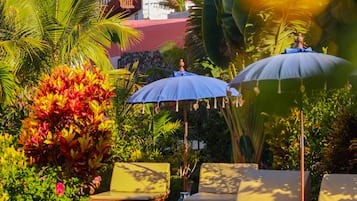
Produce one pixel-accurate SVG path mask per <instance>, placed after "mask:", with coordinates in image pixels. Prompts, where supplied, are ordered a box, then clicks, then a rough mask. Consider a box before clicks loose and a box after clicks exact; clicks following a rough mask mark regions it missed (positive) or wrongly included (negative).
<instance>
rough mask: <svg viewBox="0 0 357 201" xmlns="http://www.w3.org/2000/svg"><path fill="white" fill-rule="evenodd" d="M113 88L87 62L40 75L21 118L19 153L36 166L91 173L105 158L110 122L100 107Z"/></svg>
mask: <svg viewBox="0 0 357 201" xmlns="http://www.w3.org/2000/svg"><path fill="white" fill-rule="evenodd" d="M113 89H114V88H113V87H112V86H110V84H109V82H108V80H107V77H105V76H103V75H102V74H101V72H100V70H99V69H97V68H96V67H94V66H91V65H89V64H84V65H82V66H80V67H79V68H75V69H74V68H71V67H68V66H59V67H57V68H56V69H54V71H53V72H52V73H51V75H45V76H44V77H43V79H42V82H41V83H40V84H39V87H38V88H37V90H36V92H35V96H34V98H33V104H32V106H31V113H30V115H29V117H28V118H26V119H25V120H24V121H23V127H22V129H21V134H20V140H19V144H21V145H23V149H24V151H25V154H26V155H27V156H28V157H30V158H31V160H32V162H34V163H36V164H38V165H39V166H48V165H53V166H62V169H63V171H64V173H65V174H66V175H67V176H76V177H80V178H83V179H85V180H90V179H92V178H93V177H94V176H96V174H97V173H98V170H99V169H100V168H101V167H103V164H105V163H107V162H108V158H109V148H110V139H111V129H112V128H113V127H112V125H113V122H112V121H111V120H109V119H108V117H107V116H106V111H107V109H108V108H109V107H110V98H111V97H113V96H114V93H113V92H112V91H113Z"/></svg>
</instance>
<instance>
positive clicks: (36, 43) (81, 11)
mask: <svg viewBox="0 0 357 201" xmlns="http://www.w3.org/2000/svg"><path fill="white" fill-rule="evenodd" d="M0 6H1V16H0V20H1V25H0V26H1V27H2V29H1V30H3V33H2V37H1V38H0V40H1V44H0V54H1V55H0V56H1V57H2V60H3V59H6V61H10V62H9V63H8V64H9V66H10V71H11V72H12V73H14V74H16V75H17V77H18V78H19V80H20V81H21V82H28V81H29V80H36V79H37V78H38V76H39V75H40V74H41V72H43V71H45V72H48V70H49V69H51V68H52V67H53V66H57V65H59V64H69V65H77V64H80V63H82V62H85V61H88V60H90V61H92V62H94V63H95V64H96V65H97V66H98V67H100V68H102V69H110V68H111V64H110V61H109V58H108V56H107V55H108V54H107V53H108V52H107V51H108V48H109V47H110V46H111V45H112V42H113V43H114V44H116V45H120V48H123V49H125V48H127V47H128V46H129V45H131V44H133V43H135V42H137V41H138V39H139V38H140V33H139V32H138V31H136V30H135V29H132V28H129V27H127V26H126V25H125V24H124V21H125V20H126V18H124V14H121V13H119V14H116V15H111V13H110V12H108V13H105V12H104V11H105V6H104V5H102V4H100V3H99V2H98V0H87V1H75V0H70V1H63V2H62V1H51V0H40V1H32V0H31V1H27V2H22V1H14V0H6V1H2V2H1V5H0ZM109 16H110V17H109ZM5 30H6V31H5ZM5 64H6V63H5Z"/></svg>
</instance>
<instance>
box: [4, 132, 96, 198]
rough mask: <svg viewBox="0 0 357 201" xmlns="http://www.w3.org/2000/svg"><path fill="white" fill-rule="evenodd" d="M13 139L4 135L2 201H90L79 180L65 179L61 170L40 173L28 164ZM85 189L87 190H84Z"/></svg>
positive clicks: (47, 169) (44, 170)
mask: <svg viewBox="0 0 357 201" xmlns="http://www.w3.org/2000/svg"><path fill="white" fill-rule="evenodd" d="M15 140H16V139H14V137H13V136H11V135H9V134H1V135H0V200H4V201H6V200H23V201H25V200H43V201H45V200H77V201H79V200H87V199H88V195H89V190H87V191H88V192H87V193H84V192H81V191H83V190H84V189H85V188H84V186H83V183H82V182H80V181H79V180H78V178H75V177H73V178H69V179H66V178H63V177H62V176H61V174H58V173H61V171H60V169H58V168H49V167H46V168H44V169H42V170H38V169H37V168H36V167H35V166H31V165H30V164H28V163H27V162H26V161H27V158H26V156H25V154H24V152H23V151H22V150H18V149H16V148H15V147H14V146H13V144H14V143H15ZM81 189H83V190H81Z"/></svg>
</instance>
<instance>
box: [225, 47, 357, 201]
mask: <svg viewBox="0 0 357 201" xmlns="http://www.w3.org/2000/svg"><path fill="white" fill-rule="evenodd" d="M354 70H355V66H353V65H352V64H351V63H350V62H349V61H347V60H345V59H342V58H339V57H336V56H332V55H327V54H322V53H316V52H313V51H312V50H311V49H310V48H309V49H305V48H291V49H286V51H285V52H284V53H283V54H280V55H276V56H272V57H268V58H265V59H262V60H259V61H257V62H255V63H252V64H250V65H248V66H247V67H246V68H244V69H243V70H242V71H241V72H240V73H238V75H237V76H236V77H235V78H234V79H233V80H232V81H231V82H230V83H229V84H228V85H229V86H230V87H234V88H236V89H239V90H242V89H248V90H251V89H254V90H255V91H256V92H259V91H260V90H263V88H266V89H269V90H271V89H272V88H273V89H274V88H275V89H274V90H276V91H277V92H278V93H284V92H287V91H296V90H297V91H299V90H301V92H304V91H305V88H307V86H311V87H313V88H324V89H326V88H332V87H342V86H343V85H344V84H346V83H347V81H348V78H349V75H350V74H351V73H352V72H353V71H354ZM300 117H301V123H300V147H301V148H300V150H301V151H300V156H301V159H300V160H301V162H300V171H301V200H304V124H303V121H304V120H303V119H304V116H303V112H302V110H301V111H300Z"/></svg>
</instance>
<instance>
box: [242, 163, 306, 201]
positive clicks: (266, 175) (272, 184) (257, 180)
mask: <svg viewBox="0 0 357 201" xmlns="http://www.w3.org/2000/svg"><path fill="white" fill-rule="evenodd" d="M300 188H301V185H300V171H288V170H249V171H247V172H246V174H245V177H244V178H243V179H242V181H241V182H240V185H239V189H238V193H237V199H236V201H257V200H264V201H300V200H301V199H300ZM310 192H311V183H310V174H309V172H305V198H304V200H305V201H309V200H310Z"/></svg>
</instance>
